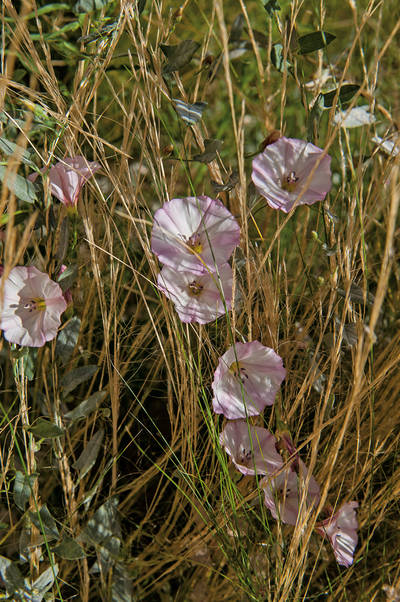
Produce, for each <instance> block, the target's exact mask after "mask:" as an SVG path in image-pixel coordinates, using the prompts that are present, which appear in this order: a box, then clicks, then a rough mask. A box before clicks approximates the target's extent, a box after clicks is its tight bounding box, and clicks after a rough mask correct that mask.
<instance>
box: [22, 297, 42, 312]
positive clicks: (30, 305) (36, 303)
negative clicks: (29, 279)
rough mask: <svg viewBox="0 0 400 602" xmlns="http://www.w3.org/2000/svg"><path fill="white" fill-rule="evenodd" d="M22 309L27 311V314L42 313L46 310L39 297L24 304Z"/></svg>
mask: <svg viewBox="0 0 400 602" xmlns="http://www.w3.org/2000/svg"><path fill="white" fill-rule="evenodd" d="M24 309H27V310H28V311H29V312H32V311H44V310H45V309H46V301H45V300H44V299H42V298H41V297H37V298H36V299H30V300H29V301H27V302H26V303H25V304H24Z"/></svg>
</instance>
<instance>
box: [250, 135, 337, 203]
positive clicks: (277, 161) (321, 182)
mask: <svg viewBox="0 0 400 602" xmlns="http://www.w3.org/2000/svg"><path fill="white" fill-rule="evenodd" d="M322 153H323V151H322V150H321V149H320V148H318V147H317V146H314V145H313V144H311V143H310V142H305V141H304V140H298V139H297V138H285V137H282V138H279V140H277V141H276V142H274V143H273V144H270V145H269V146H267V148H266V149H265V150H264V152H262V153H261V154H259V155H257V157H255V158H254V159H253V172H252V174H251V178H252V180H253V182H254V184H255V186H256V188H257V191H258V192H259V193H260V194H261V195H262V196H263V197H264V198H266V199H267V203H268V205H269V206H270V207H272V208H273V209H281V211H284V212H285V213H289V211H290V210H291V209H292V207H293V206H294V205H295V204H298V205H312V204H313V203H315V202H316V201H323V200H324V198H325V197H326V195H327V193H328V192H329V191H330V189H331V186H332V180H331V169H330V164H331V157H330V156H329V155H325V156H324V157H323V158H322V159H321V155H322ZM319 160H320V162H319V164H318V167H317V168H316V170H315V172H314V175H313V176H312V178H311V181H310V182H309V184H308V186H307V188H306V189H305V190H304V192H302V191H303V188H304V185H305V183H306V181H307V179H308V177H309V175H310V173H311V171H312V170H313V169H314V167H315V165H316V163H317V161H319ZM300 194H301V198H299V200H298V201H297V198H298V196H299V195H300Z"/></svg>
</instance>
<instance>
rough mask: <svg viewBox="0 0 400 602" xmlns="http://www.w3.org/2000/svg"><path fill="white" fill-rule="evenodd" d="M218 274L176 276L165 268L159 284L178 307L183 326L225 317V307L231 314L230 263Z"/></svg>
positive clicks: (221, 268)
mask: <svg viewBox="0 0 400 602" xmlns="http://www.w3.org/2000/svg"><path fill="white" fill-rule="evenodd" d="M218 274H219V277H218ZM218 274H217V273H209V272H206V273H205V274H193V273H192V272H177V271H176V270H174V269H171V268H169V267H168V266H166V265H165V266H164V267H163V269H162V270H161V272H160V273H159V274H158V278H157V283H158V288H159V289H160V290H161V291H162V292H163V293H164V294H165V295H166V296H167V297H168V299H171V301H173V303H174V304H175V309H176V311H177V312H178V315H179V317H180V319H181V320H182V322H199V324H207V323H208V322H212V321H213V320H215V319H216V318H218V317H219V316H222V315H223V314H225V307H226V309H227V310H229V309H230V308H231V304H232V286H233V274H232V268H231V266H230V265H229V263H224V264H223V265H221V266H219V268H218ZM221 292H222V294H223V297H224V300H225V302H224V301H223V299H222V297H221Z"/></svg>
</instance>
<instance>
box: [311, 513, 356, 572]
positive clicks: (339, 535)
mask: <svg viewBox="0 0 400 602" xmlns="http://www.w3.org/2000/svg"><path fill="white" fill-rule="evenodd" d="M356 508H358V502H347V504H343V506H341V508H339V510H338V511H337V512H335V514H332V516H330V517H329V518H327V519H325V520H323V521H322V522H321V523H319V525H317V526H316V531H317V532H318V533H320V534H321V535H322V536H326V537H328V539H329V541H330V543H331V545H332V548H333V553H334V554H335V558H336V560H337V563H338V564H340V565H342V566H345V567H349V566H350V565H351V564H353V555H354V550H355V549H356V545H357V542H358V536H357V529H358V521H357V514H356V510H355V509H356Z"/></svg>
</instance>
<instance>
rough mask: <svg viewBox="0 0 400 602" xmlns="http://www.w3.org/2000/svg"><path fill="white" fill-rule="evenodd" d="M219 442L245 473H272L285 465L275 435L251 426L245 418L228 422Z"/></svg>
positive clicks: (237, 466)
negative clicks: (276, 444) (276, 446)
mask: <svg viewBox="0 0 400 602" xmlns="http://www.w3.org/2000/svg"><path fill="white" fill-rule="evenodd" d="M219 442H220V444H221V445H222V446H223V447H224V449H225V451H226V453H227V454H228V455H229V456H231V458H232V461H233V463H234V465H235V466H236V468H237V469H238V470H239V471H240V472H242V473H243V474H246V475H254V474H256V472H257V474H260V475H265V474H269V475H272V474H273V473H274V472H276V471H277V470H279V469H280V468H282V467H283V461H282V457H281V456H280V455H279V454H278V452H277V451H276V448H275V443H276V439H275V437H274V436H273V435H272V434H271V433H270V432H269V431H267V429H264V428H261V427H258V426H250V425H248V424H247V422H246V421H245V420H235V421H233V422H228V423H227V425H226V426H225V428H224V430H223V431H222V433H221V434H220V436H219Z"/></svg>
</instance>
